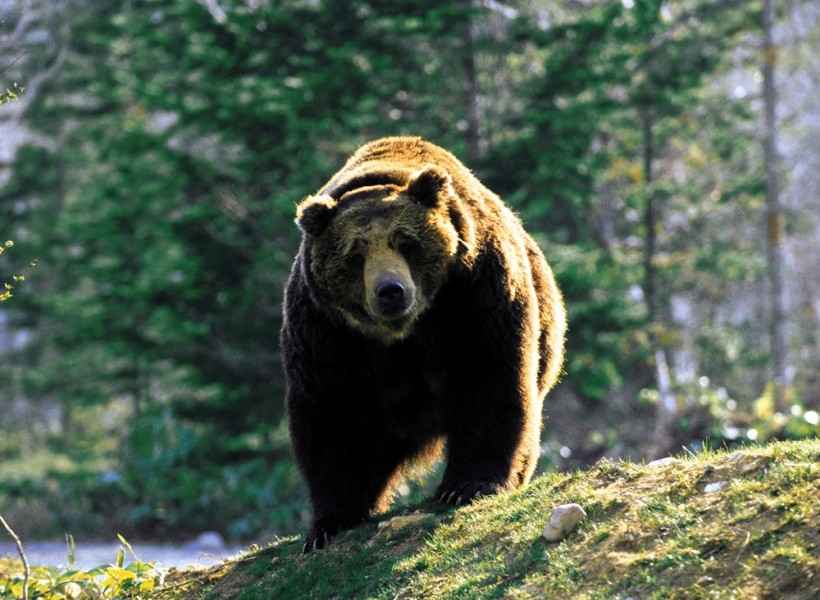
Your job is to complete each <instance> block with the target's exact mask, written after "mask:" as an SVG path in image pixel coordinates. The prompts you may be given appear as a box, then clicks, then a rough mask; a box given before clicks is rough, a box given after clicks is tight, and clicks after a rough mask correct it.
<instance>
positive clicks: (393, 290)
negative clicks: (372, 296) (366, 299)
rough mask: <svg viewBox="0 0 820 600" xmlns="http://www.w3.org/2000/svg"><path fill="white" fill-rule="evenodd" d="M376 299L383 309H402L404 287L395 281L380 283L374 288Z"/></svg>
mask: <svg viewBox="0 0 820 600" xmlns="http://www.w3.org/2000/svg"><path fill="white" fill-rule="evenodd" d="M376 298H378V299H379V303H380V304H381V305H382V307H384V308H399V307H403V304H404V285H403V284H402V282H401V281H396V280H395V279H388V280H386V281H382V282H381V283H379V285H377V286H376Z"/></svg>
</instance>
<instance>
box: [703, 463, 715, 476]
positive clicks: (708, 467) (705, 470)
mask: <svg viewBox="0 0 820 600" xmlns="http://www.w3.org/2000/svg"><path fill="white" fill-rule="evenodd" d="M714 472H715V465H706V466H705V467H704V468H703V473H704V475H709V474H710V473H714Z"/></svg>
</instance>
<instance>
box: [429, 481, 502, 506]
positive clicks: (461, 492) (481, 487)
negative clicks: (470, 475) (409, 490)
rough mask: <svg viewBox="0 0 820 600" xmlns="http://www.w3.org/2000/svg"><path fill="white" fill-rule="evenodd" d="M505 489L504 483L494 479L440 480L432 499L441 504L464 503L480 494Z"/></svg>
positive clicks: (488, 493) (494, 492) (489, 493)
mask: <svg viewBox="0 0 820 600" xmlns="http://www.w3.org/2000/svg"><path fill="white" fill-rule="evenodd" d="M504 489H506V486H505V485H504V484H501V483H498V482H495V481H476V480H468V481H452V482H446V481H442V482H441V484H440V485H439V486H438V489H437V490H436V493H435V494H434V495H433V500H434V501H436V502H439V503H441V504H454V505H455V506H458V505H460V504H466V503H467V502H470V501H472V500H475V499H476V498H480V497H481V496H490V495H492V494H497V493H498V492H500V491H502V490H504Z"/></svg>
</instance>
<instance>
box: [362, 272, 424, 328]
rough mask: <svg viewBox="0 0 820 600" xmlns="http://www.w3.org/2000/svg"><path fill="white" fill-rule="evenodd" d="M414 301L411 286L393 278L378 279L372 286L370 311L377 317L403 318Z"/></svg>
mask: <svg viewBox="0 0 820 600" xmlns="http://www.w3.org/2000/svg"><path fill="white" fill-rule="evenodd" d="M414 301H415V294H414V290H413V286H412V285H408V284H405V283H404V282H402V281H401V280H400V279H399V278H397V277H395V276H387V277H384V278H380V279H379V281H378V282H377V283H376V285H375V286H373V297H372V298H371V299H370V310H371V311H372V312H373V314H374V315H377V316H379V317H386V318H388V319H392V318H397V317H401V316H403V315H404V314H405V312H406V311H407V309H408V308H410V307H411V306H412V305H413V302H414Z"/></svg>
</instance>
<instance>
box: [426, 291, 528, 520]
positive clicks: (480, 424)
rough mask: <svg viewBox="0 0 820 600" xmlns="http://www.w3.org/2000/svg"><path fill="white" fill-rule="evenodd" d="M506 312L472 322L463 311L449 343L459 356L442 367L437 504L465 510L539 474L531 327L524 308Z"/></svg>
mask: <svg viewBox="0 0 820 600" xmlns="http://www.w3.org/2000/svg"><path fill="white" fill-rule="evenodd" d="M489 297H491V296H489ZM464 305H465V306H468V307H469V303H467V302H464ZM503 307H504V304H503V303H502V302H501V301H498V302H497V305H496V306H493V307H490V306H480V305H479V306H478V307H477V310H476V312H475V313H473V314H472V315H471V314H470V311H469V310H464V311H463V312H462V315H464V316H465V321H463V322H460V323H457V325H462V326H461V327H460V329H459V333H458V335H453V336H452V338H453V339H459V341H460V347H459V349H460V350H461V352H460V353H459V354H457V355H456V354H454V355H455V356H457V359H455V360H453V361H452V363H451V364H449V365H446V366H445V368H446V369H447V371H446V373H447V386H446V390H445V392H444V399H443V402H445V404H446V406H447V416H446V425H445V429H446V436H447V467H446V469H445V472H444V476H443V478H442V481H441V484H440V485H439V486H438V488H437V490H436V493H435V495H434V499H435V500H436V501H438V502H442V503H445V504H463V503H465V502H469V501H471V500H473V499H474V498H476V497H480V496H486V495H489V494H495V493H498V492H500V491H502V490H505V489H514V488H518V487H520V486H521V485H524V484H526V483H527V482H528V481H529V480H530V477H531V476H532V474H533V472H534V470H535V467H536V463H537V461H538V456H539V452H540V434H541V407H542V404H543V398H542V396H541V395H540V394H539V390H538V383H537V374H538V354H537V350H536V348H535V343H536V341H537V335H535V333H534V332H533V331H532V330H533V321H534V319H533V318H532V316H531V310H530V309H528V307H527V306H526V305H522V304H513V305H512V306H510V305H508V307H507V310H505V309H504V308H503ZM481 309H483V310H481ZM467 319H469V320H467ZM475 323H481V324H482V326H483V327H482V328H481V329H479V328H477V327H475V325H474V324H475ZM488 331H491V332H495V333H493V334H492V335H490V334H488V333H487V332H488Z"/></svg>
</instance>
